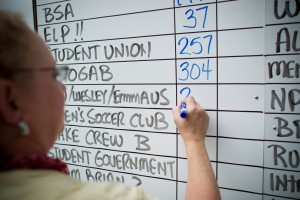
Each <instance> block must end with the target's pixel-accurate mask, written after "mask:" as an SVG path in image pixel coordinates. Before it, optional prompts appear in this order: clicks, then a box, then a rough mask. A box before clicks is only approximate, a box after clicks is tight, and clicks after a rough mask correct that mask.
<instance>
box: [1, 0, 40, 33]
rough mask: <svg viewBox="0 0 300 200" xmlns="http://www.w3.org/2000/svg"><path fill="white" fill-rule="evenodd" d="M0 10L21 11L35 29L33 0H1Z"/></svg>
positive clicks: (25, 19) (26, 20)
mask: <svg viewBox="0 0 300 200" xmlns="http://www.w3.org/2000/svg"><path fill="white" fill-rule="evenodd" d="M0 10H10V11H13V12H17V13H20V14H21V15H22V17H23V19H24V21H25V22H26V23H27V24H28V26H30V28H32V29H34V20H33V7H32V0H22V1H20V0H0Z"/></svg>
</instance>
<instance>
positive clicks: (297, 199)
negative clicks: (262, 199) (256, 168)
mask: <svg viewBox="0 0 300 200" xmlns="http://www.w3.org/2000/svg"><path fill="white" fill-rule="evenodd" d="M264 195H268V196H272V197H279V198H284V199H290V200H299V198H296V199H295V198H292V197H287V196H279V195H274V194H268V193H264Z"/></svg>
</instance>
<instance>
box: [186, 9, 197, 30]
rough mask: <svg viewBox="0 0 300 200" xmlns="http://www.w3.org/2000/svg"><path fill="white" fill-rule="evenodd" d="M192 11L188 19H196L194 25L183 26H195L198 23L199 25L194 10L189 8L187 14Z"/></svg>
mask: <svg viewBox="0 0 300 200" xmlns="http://www.w3.org/2000/svg"><path fill="white" fill-rule="evenodd" d="M190 12H191V15H190V16H189V17H188V18H187V19H188V20H190V19H194V25H193V26H183V27H185V28H195V27H196V25H197V18H196V17H194V10H192V9H188V10H187V11H186V12H185V15H187V14H188V13H190Z"/></svg>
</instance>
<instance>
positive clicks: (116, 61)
mask: <svg viewBox="0 0 300 200" xmlns="http://www.w3.org/2000/svg"><path fill="white" fill-rule="evenodd" d="M292 55H294V54H292ZM263 56H264V54H256V55H235V56H218V58H248V57H263ZM208 58H212V59H214V58H217V57H216V56H209V57H206V56H203V57H193V58H177V60H193V59H199V60H202V59H208ZM173 60H175V59H174V58H159V59H148V60H145V59H140V60H139V59H137V60H115V61H103V62H99V61H98V62H84V63H82V62H77V63H68V62H64V63H57V65H59V66H60V65H84V64H97V63H99V64H102V63H103V64H105V63H122V62H148V61H173Z"/></svg>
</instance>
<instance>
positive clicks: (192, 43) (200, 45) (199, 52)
mask: <svg viewBox="0 0 300 200" xmlns="http://www.w3.org/2000/svg"><path fill="white" fill-rule="evenodd" d="M200 38H201V37H196V38H194V39H192V41H191V46H193V45H194V44H199V47H200V48H199V49H200V50H199V51H198V52H192V53H194V54H201V53H202V50H203V48H202V44H201V43H200V42H198V41H196V40H197V39H200Z"/></svg>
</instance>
